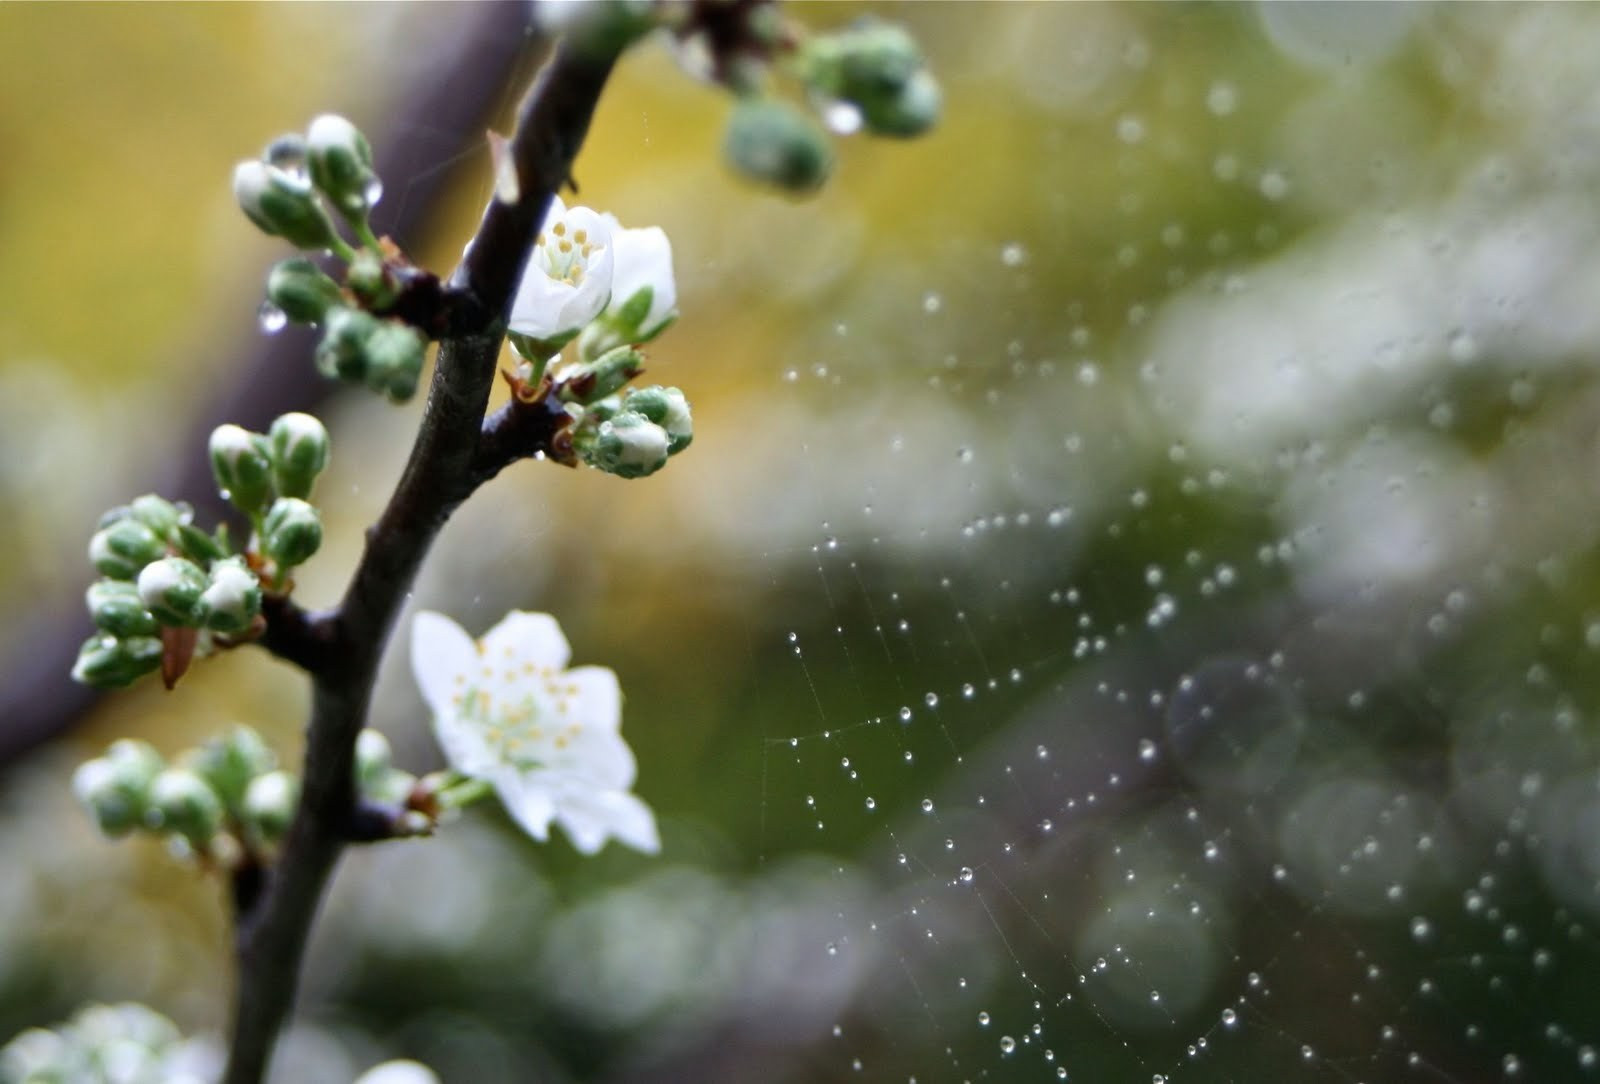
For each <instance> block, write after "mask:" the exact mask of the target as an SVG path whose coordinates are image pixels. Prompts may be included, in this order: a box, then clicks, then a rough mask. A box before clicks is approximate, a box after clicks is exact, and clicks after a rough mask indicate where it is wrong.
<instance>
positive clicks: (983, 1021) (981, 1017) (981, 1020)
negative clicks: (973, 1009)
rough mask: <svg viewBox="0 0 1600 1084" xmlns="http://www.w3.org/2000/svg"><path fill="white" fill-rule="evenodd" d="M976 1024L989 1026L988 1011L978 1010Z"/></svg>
mask: <svg viewBox="0 0 1600 1084" xmlns="http://www.w3.org/2000/svg"><path fill="white" fill-rule="evenodd" d="M978 1026H979V1027H984V1028H986V1027H988V1026H989V1014H988V1013H986V1012H980V1013H979V1014H978Z"/></svg>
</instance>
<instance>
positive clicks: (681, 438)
mask: <svg viewBox="0 0 1600 1084" xmlns="http://www.w3.org/2000/svg"><path fill="white" fill-rule="evenodd" d="M622 409H623V410H632V411H636V412H637V413H640V414H643V415H644V416H645V417H646V418H649V419H650V420H651V421H653V422H655V423H656V424H657V425H659V426H660V427H661V428H663V429H665V430H666V431H667V440H668V443H667V454H668V455H677V454H678V453H679V452H681V451H683V450H684V449H685V448H687V447H688V446H689V442H690V441H692V440H694V418H693V416H692V415H691V414H690V413H689V400H687V399H685V398H684V397H683V392H681V391H679V390H678V389H677V388H663V387H661V386H660V385H656V386H653V387H649V388H630V389H628V391H627V393H626V394H625V395H623V397H622Z"/></svg>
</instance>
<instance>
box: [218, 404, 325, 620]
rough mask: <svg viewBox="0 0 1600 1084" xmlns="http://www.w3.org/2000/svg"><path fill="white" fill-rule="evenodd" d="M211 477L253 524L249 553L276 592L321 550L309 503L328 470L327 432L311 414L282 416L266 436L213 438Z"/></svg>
mask: <svg viewBox="0 0 1600 1084" xmlns="http://www.w3.org/2000/svg"><path fill="white" fill-rule="evenodd" d="M210 453H211V473H212V474H213V476H215V478H216V480H217V488H218V490H219V491H220V492H221V493H222V496H223V499H224V500H227V501H229V502H230V503H232V504H233V506H234V507H235V508H237V509H239V511H241V512H243V513H244V514H245V516H246V517H247V518H248V519H249V520H250V525H251V528H252V529H253V531H254V535H253V537H252V539H251V542H250V545H249V546H248V547H247V552H248V553H249V554H250V555H252V556H254V557H256V558H257V560H258V562H259V564H260V566H261V567H262V569H263V571H264V572H265V574H266V575H267V577H268V582H269V584H270V585H271V586H272V588H273V589H274V590H281V589H282V588H283V586H284V585H285V583H286V582H287V580H288V575H289V572H290V571H291V570H292V569H293V568H295V566H297V565H301V564H304V563H305V562H306V561H307V560H309V559H310V558H311V556H312V555H313V554H314V553H316V552H317V550H318V549H319V548H320V547H321V545H322V517H321V515H320V514H319V513H318V512H317V509H316V508H315V507H314V506H313V505H312V504H311V503H310V501H309V500H307V498H309V497H310V496H311V491H312V488H313V487H314V486H315V485H316V481H317V476H318V475H320V474H321V473H322V471H323V469H324V468H326V467H327V465H328V431H327V429H326V428H324V427H323V424H322V423H321V422H320V421H318V420H317V419H316V418H314V417H312V416H311V415H309V414H300V413H292V414H284V415H281V416H280V417H278V418H277V419H276V420H275V421H273V423H272V426H271V428H270V429H268V431H267V432H266V433H264V434H263V433H252V432H251V431H250V430H248V429H245V428H243V427H241V426H237V425H222V426H218V427H217V428H216V429H215V430H213V431H212V434H211V444H210Z"/></svg>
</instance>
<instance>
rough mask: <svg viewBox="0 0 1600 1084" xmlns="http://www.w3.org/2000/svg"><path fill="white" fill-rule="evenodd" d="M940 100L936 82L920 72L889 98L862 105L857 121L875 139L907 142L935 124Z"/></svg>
mask: <svg viewBox="0 0 1600 1084" xmlns="http://www.w3.org/2000/svg"><path fill="white" fill-rule="evenodd" d="M943 99H944V95H943V93H942V92H941V91H940V90H939V81H938V80H937V79H935V78H934V77H933V73H932V72H930V71H927V70H926V69H924V70H922V71H919V72H917V73H916V74H914V75H913V76H912V77H911V78H910V79H909V80H907V81H906V85H905V86H904V87H902V88H901V89H900V92H899V93H898V94H896V95H894V96H893V97H886V98H883V99H881V100H872V101H865V102H862V103H861V117H862V119H863V120H864V121H865V122H866V125H867V128H868V130H869V131H871V132H873V133H874V134H876V135H882V136H896V137H899V138H910V137H911V136H919V135H921V134H922V133H923V132H926V131H927V130H928V129H929V128H932V127H933V126H934V124H935V123H937V122H938V120H939V114H940V112H941V110H942V108H943V104H944V100H943Z"/></svg>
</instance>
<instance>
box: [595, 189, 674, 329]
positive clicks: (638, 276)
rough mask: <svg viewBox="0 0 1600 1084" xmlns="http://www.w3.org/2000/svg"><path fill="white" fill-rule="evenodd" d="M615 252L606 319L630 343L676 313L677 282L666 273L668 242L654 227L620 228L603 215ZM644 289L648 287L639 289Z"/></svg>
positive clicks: (669, 261) (669, 259) (668, 268)
mask: <svg viewBox="0 0 1600 1084" xmlns="http://www.w3.org/2000/svg"><path fill="white" fill-rule="evenodd" d="M600 217H601V218H602V219H604V221H605V223H606V226H607V227H608V228H609V229H610V231H611V244H612V247H613V248H614V250H615V252H616V255H615V257H614V263H613V267H614V271H613V274H612V279H611V303H610V304H609V305H607V306H606V310H605V317H606V322H607V323H609V324H611V325H612V326H613V327H614V328H615V329H616V330H617V332H618V333H619V334H620V335H621V336H622V339H623V341H625V342H631V343H642V342H647V341H649V340H650V339H653V338H655V337H656V336H657V335H659V334H660V333H661V332H662V331H663V330H664V329H665V328H666V326H667V325H668V324H669V323H671V322H672V320H673V319H674V318H675V317H676V316H677V315H678V286H677V282H676V281H675V280H674V279H673V277H672V242H671V241H669V240H667V235H666V231H664V230H663V229H662V228H661V227H660V226H647V227H645V228H643V229H632V230H629V229H624V228H623V227H622V224H621V223H620V222H618V221H617V219H616V216H615V215H611V214H604V215H601V216H600ZM645 291H648V293H647V292H645Z"/></svg>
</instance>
